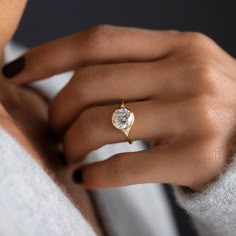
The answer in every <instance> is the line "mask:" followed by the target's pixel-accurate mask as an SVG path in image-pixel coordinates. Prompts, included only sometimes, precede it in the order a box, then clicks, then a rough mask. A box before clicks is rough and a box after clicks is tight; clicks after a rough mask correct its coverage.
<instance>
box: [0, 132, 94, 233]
mask: <svg viewBox="0 0 236 236" xmlns="http://www.w3.org/2000/svg"><path fill="white" fill-rule="evenodd" d="M0 154H1V155H0V193H1V194H0V212H1V214H0V235H1V236H14V235H17V236H33V235H34V236H37V235H40V236H49V235H53V236H65V235H66V236H78V235H83V236H94V235H95V233H94V232H93V230H92V228H91V227H90V226H89V225H88V223H87V222H86V220H85V219H84V218H83V216H82V215H81V214H80V212H79V211H78V210H77V209H76V208H75V207H74V205H73V204H72V203H71V201H70V200H69V199H68V198H67V197H66V196H65V194H64V193H63V192H62V190H61V189H60V188H59V187H58V186H57V185H56V184H55V182H54V181H53V180H52V179H51V178H50V176H49V175H48V174H47V173H46V172H45V171H44V170H43V169H42V168H41V167H40V166H39V165H38V164H37V163H36V162H35V161H34V160H33V159H32V158H31V157H30V156H29V154H27V152H26V151H25V150H24V149H23V148H22V147H20V146H19V144H18V143H17V142H16V141H15V140H14V139H13V138H12V137H11V136H10V135H8V134H7V133H6V132H5V131H4V130H3V129H0Z"/></svg>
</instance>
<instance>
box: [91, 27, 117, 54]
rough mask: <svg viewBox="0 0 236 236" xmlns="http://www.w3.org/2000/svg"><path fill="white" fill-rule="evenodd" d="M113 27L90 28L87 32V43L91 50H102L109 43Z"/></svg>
mask: <svg viewBox="0 0 236 236" xmlns="http://www.w3.org/2000/svg"><path fill="white" fill-rule="evenodd" d="M113 28H114V26H111V25H97V26H95V27H92V28H91V29H90V30H89V32H88V38H87V42H88V44H89V48H91V50H94V49H97V50H102V49H103V48H104V47H106V45H107V44H108V43H109V42H110V40H111V37H112V35H113V34H114V29H113Z"/></svg>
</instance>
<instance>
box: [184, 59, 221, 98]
mask: <svg viewBox="0 0 236 236" xmlns="http://www.w3.org/2000/svg"><path fill="white" fill-rule="evenodd" d="M186 64H187V65H186V68H188V69H187V73H186V74H187V76H186V82H187V83H191V88H192V89H193V90H196V91H198V92H204V93H208V94H211V93H212V94H213V93H216V92H217V91H218V86H220V81H219V80H217V79H216V78H217V77H218V73H219V72H218V70H217V68H216V66H215V64H214V63H213V62H212V61H211V60H209V59H208V58H204V57H202V58H199V57H195V56H194V57H191V58H189V59H188V61H187V62H186ZM189 78H190V79H189Z"/></svg>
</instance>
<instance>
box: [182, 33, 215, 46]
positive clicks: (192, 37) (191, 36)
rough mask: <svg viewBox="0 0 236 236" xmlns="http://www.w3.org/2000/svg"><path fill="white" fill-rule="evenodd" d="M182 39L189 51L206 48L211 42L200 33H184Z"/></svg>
mask: <svg viewBox="0 0 236 236" xmlns="http://www.w3.org/2000/svg"><path fill="white" fill-rule="evenodd" d="M182 39H183V42H184V44H185V45H186V46H188V47H189V48H190V49H191V48H192V47H193V48H199V47H208V46H209V44H210V43H211V42H212V40H211V39H210V38H209V37H208V36H207V35H205V34H203V33H201V32H184V33H182Z"/></svg>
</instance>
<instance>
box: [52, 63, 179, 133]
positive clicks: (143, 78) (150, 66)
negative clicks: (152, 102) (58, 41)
mask: <svg viewBox="0 0 236 236" xmlns="http://www.w3.org/2000/svg"><path fill="white" fill-rule="evenodd" d="M166 67H167V65H166V63H164V62H151V63H147V62H145V63H124V64H113V65H97V66H90V67H85V68H83V69H80V70H78V71H77V73H76V74H75V76H74V77H73V78H72V80H71V81H70V82H69V83H68V84H67V86H66V87H65V88H64V89H63V90H62V91H61V92H60V93H59V94H58V96H57V97H56V98H55V99H54V101H53V103H52V106H51V109H50V120H51V124H52V126H53V127H54V129H55V130H57V131H58V132H60V133H61V132H63V131H64V130H65V129H66V128H67V127H68V126H69V125H70V124H71V123H72V122H73V121H74V120H75V119H76V117H77V116H78V114H79V113H80V112H82V110H84V109H85V108H87V107H90V106H93V105H99V104H100V105H101V104H104V105H105V104H110V103H115V102H116V103H117V102H120V100H121V99H122V98H123V99H125V101H126V102H127V101H137V100H144V99H146V98H148V97H151V96H154V95H155V96H156V95H158V96H160V98H162V99H164V98H165V97H166V95H167V94H170V93H171V94H172V96H173V95H174V94H175V93H176V91H177V90H178V87H176V86H174V85H173V86H172V84H175V83H172V84H171V83H170V80H171V76H172V75H171V74H170V72H169V71H170V67H171V66H170V65H169V66H168V69H169V70H166V69H167V68H166ZM157 80H158V81H157ZM168 87H169V88H168ZM167 90H169V93H167ZM65 101H66V105H65Z"/></svg>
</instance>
